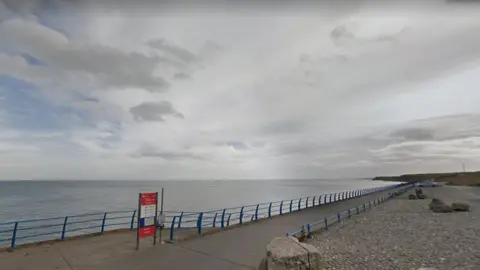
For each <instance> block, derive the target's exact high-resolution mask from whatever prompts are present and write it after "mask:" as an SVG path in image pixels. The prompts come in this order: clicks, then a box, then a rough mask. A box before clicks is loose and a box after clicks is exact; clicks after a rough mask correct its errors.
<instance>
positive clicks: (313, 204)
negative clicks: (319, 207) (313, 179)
mask: <svg viewBox="0 0 480 270" xmlns="http://www.w3.org/2000/svg"><path fill="white" fill-rule="evenodd" d="M316 198H317V196H313V203H312V206H315V199H316Z"/></svg>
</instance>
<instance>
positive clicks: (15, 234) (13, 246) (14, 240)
mask: <svg viewBox="0 0 480 270" xmlns="http://www.w3.org/2000/svg"><path fill="white" fill-rule="evenodd" d="M17 229H18V222H15V226H14V227H13V234H12V242H11V243H10V248H12V249H14V248H15V242H16V241H17Z"/></svg>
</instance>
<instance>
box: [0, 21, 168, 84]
mask: <svg viewBox="0 0 480 270" xmlns="http://www.w3.org/2000/svg"><path fill="white" fill-rule="evenodd" d="M0 35H1V36H2V37H4V39H5V42H2V45H0V49H3V50H6V51H8V52H10V53H14V54H27V55H30V56H31V57H34V58H35V59H38V60H39V61H42V62H43V63H44V66H45V67H41V68H40V67H31V66H30V65H28V63H27V62H23V61H21V60H16V62H15V63H12V64H14V67H16V68H15V69H14V70H2V72H3V73H5V74H8V75H11V76H16V77H18V78H19V79H25V80H27V81H30V82H32V83H40V84H41V83H42V82H45V81H44V80H45V79H51V78H52V77H54V74H56V75H57V78H56V79H57V82H56V84H58V83H63V87H66V86H68V87H69V88H70V87H73V88H74V89H76V90H80V91H81V89H82V87H83V88H89V87H97V88H114V89H115V88H119V87H137V88H142V89H145V90H148V91H152V92H162V91H165V90H167V89H168V87H169V83H168V82H167V81H166V80H165V79H164V78H162V77H161V76H155V75H154V71H155V69H156V68H157V66H159V65H168V64H169V63H168V62H166V61H165V60H163V59H162V58H160V57H155V56H145V55H143V54H141V53H137V52H128V53H127V52H124V51H121V50H118V49H115V48H112V47H108V46H102V45H90V44H88V45H86V44H76V43H73V42H71V41H70V40H69V39H68V38H67V37H66V36H64V35H63V34H61V33H59V32H57V31H55V30H52V29H50V28H47V27H45V26H42V25H41V24H38V23H36V22H33V21H25V20H20V19H11V20H8V21H6V22H3V23H1V24H0ZM8 61H10V62H12V61H15V59H10V60H9V59H8V56H3V58H2V66H4V65H7V63H8ZM58 75H59V76H58ZM42 79H43V80H42ZM80 81H82V87H79V86H77V85H75V83H77V82H80Z"/></svg>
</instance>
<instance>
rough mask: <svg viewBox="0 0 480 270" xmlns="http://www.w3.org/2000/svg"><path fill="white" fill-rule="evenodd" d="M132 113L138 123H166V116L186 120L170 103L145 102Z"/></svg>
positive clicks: (133, 109) (132, 109)
mask: <svg viewBox="0 0 480 270" xmlns="http://www.w3.org/2000/svg"><path fill="white" fill-rule="evenodd" d="M130 113H131V114H132V115H133V117H134V118H135V120H137V121H164V119H163V118H164V117H165V116H173V117H176V118H182V119H183V118H184V116H183V114H181V113H179V112H177V111H176V110H175V109H174V108H173V105H172V103H170V102H169V101H160V102H143V103H141V104H139V105H137V106H135V107H132V108H130Z"/></svg>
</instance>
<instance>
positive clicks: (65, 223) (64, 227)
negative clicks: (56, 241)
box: [61, 216, 68, 240]
mask: <svg viewBox="0 0 480 270" xmlns="http://www.w3.org/2000/svg"><path fill="white" fill-rule="evenodd" d="M67 221H68V216H67V217H65V221H64V222H63V229H62V238H61V239H62V240H63V239H65V231H66V229H67Z"/></svg>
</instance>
